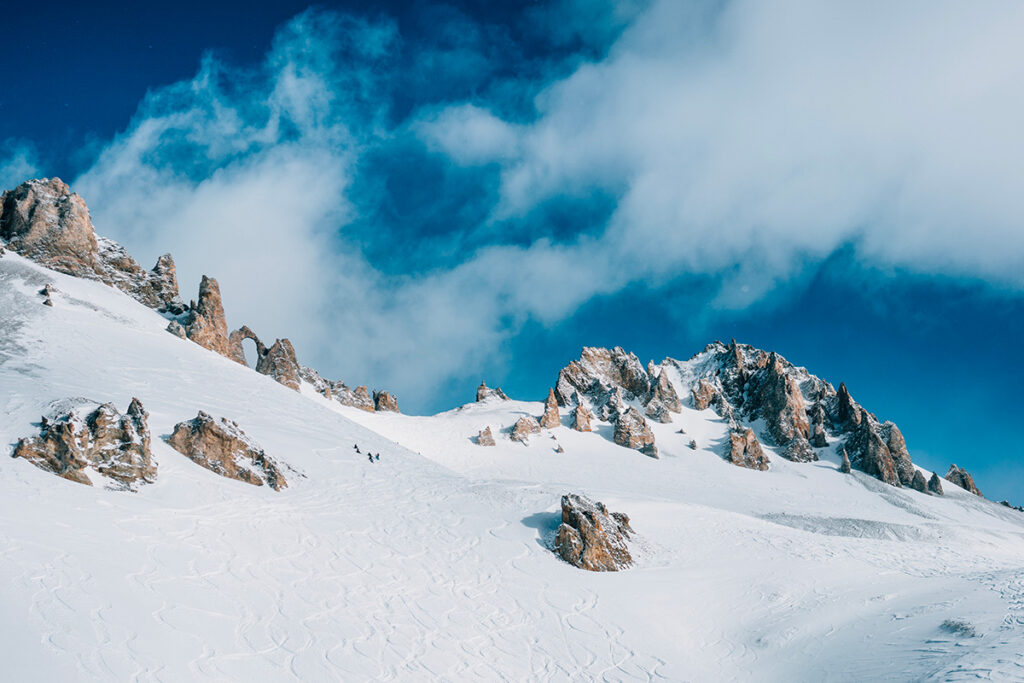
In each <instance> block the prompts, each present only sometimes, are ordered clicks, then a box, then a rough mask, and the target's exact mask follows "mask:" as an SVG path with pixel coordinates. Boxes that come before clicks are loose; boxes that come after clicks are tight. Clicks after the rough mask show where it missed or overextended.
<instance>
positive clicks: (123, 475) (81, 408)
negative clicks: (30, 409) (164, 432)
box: [13, 398, 157, 491]
mask: <svg viewBox="0 0 1024 683" xmlns="http://www.w3.org/2000/svg"><path fill="white" fill-rule="evenodd" d="M148 417H149V415H148V413H146V411H145V409H143V407H142V403H140V402H139V400H138V399H135V398H133V399H132V401H131V403H130V404H129V405H128V410H127V411H126V412H125V413H121V412H119V411H118V410H117V408H116V407H115V406H114V405H113V404H111V403H103V404H99V403H96V402H94V401H89V400H87V399H81V398H78V399H64V400H61V401H57V402H55V403H54V404H53V405H52V406H51V410H50V412H49V413H48V414H47V415H44V416H43V419H42V424H41V426H40V431H39V435H38V436H35V437H30V438H25V439H21V440H19V441H18V444H17V446H15V448H14V454H13V455H14V457H15V458H23V459H25V460H28V461H29V462H31V463H32V464H33V465H35V466H36V467H39V468H41V469H44V470H46V471H48V472H53V473H54V474H56V475H58V476H60V477H63V478H64V479H69V480H71V481H75V482H78V483H80V484H88V485H90V486H92V484H93V481H92V477H98V478H99V479H100V480H101V481H102V482H103V483H104V484H105V485H106V486H107V488H112V489H120V490H130V491H134V490H136V489H137V488H138V486H139V485H141V484H148V483H152V482H153V481H154V480H155V479H156V472H157V467H156V463H155V462H153V459H152V456H151V454H150V432H149V425H148V423H147V418H148ZM90 475H92V477H91V476H90Z"/></svg>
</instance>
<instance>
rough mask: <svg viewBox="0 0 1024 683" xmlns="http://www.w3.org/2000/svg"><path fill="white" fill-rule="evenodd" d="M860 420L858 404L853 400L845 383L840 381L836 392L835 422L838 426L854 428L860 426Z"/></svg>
mask: <svg viewBox="0 0 1024 683" xmlns="http://www.w3.org/2000/svg"><path fill="white" fill-rule="evenodd" d="M860 420H861V416H860V406H858V405H857V404H856V403H854V402H853V397H851V396H850V392H849V390H848V389H847V388H846V384H845V383H843V382H840V383H839V391H838V392H837V393H836V422H838V423H839V426H840V427H843V428H846V429H854V428H856V427H858V426H860Z"/></svg>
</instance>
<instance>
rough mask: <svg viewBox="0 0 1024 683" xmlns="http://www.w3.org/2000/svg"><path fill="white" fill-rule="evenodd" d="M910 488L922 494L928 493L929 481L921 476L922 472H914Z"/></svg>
mask: <svg viewBox="0 0 1024 683" xmlns="http://www.w3.org/2000/svg"><path fill="white" fill-rule="evenodd" d="M910 488H912V489H914V490H915V491H920V492H921V493H927V492H928V481H927V480H926V479H925V478H924V475H923V474H921V472H920V470H916V469H915V470H914V476H913V477H912V478H911V480H910Z"/></svg>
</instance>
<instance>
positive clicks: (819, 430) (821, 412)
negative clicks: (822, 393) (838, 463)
mask: <svg viewBox="0 0 1024 683" xmlns="http://www.w3.org/2000/svg"><path fill="white" fill-rule="evenodd" d="M807 415H808V417H809V418H810V424H811V437H810V441H811V445H812V446H814V447H815V448H825V447H826V446H828V436H827V434H826V432H825V417H826V416H825V408H824V407H823V406H822V405H821V404H820V403H815V404H814V406H813V407H811V409H810V410H808V411H807Z"/></svg>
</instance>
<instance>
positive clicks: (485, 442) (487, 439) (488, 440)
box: [476, 427, 494, 446]
mask: <svg viewBox="0 0 1024 683" xmlns="http://www.w3.org/2000/svg"><path fill="white" fill-rule="evenodd" d="M476 445H477V446H493V445H494V434H492V433H491V428H490V427H485V428H483V429H481V430H480V433H479V434H477V435H476Z"/></svg>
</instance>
